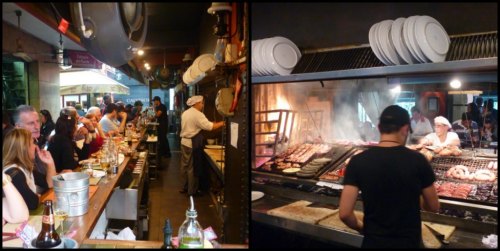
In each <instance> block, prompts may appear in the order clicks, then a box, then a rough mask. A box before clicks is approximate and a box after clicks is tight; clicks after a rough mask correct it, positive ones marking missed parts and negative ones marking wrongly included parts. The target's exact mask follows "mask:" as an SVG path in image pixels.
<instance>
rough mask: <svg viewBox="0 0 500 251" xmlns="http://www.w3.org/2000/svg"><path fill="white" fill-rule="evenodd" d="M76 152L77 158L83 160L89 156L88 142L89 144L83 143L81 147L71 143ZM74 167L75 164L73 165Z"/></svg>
mask: <svg viewBox="0 0 500 251" xmlns="http://www.w3.org/2000/svg"><path fill="white" fill-rule="evenodd" d="M73 147H74V149H75V151H76V154H77V155H78V160H84V159H88V158H89V149H90V143H89V144H83V147H82V149H80V148H78V147H77V146H75V145H73ZM75 167H76V166H75Z"/></svg>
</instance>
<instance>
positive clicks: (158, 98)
mask: <svg viewBox="0 0 500 251" xmlns="http://www.w3.org/2000/svg"><path fill="white" fill-rule="evenodd" d="M156 100H158V101H160V102H161V98H160V97H159V96H155V97H154V98H153V101H156Z"/></svg>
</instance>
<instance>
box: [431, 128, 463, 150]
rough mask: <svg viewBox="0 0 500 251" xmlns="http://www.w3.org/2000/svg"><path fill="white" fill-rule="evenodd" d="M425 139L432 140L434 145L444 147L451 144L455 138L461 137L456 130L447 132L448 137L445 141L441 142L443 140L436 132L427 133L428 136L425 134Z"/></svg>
mask: <svg viewBox="0 0 500 251" xmlns="http://www.w3.org/2000/svg"><path fill="white" fill-rule="evenodd" d="M425 139H426V140H428V141H429V142H431V143H432V146H437V147H444V146H447V145H450V144H451V142H453V140H458V141H460V139H459V138H458V134H457V133H455V132H447V134H446V139H445V140H444V142H441V140H440V139H439V137H438V136H437V134H436V133H435V132H433V133H429V134H427V136H425Z"/></svg>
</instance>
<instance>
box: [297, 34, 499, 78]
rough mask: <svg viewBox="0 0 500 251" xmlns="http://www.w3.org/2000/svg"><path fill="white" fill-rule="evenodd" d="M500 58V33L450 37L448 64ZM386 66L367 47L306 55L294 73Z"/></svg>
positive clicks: (315, 52) (314, 52)
mask: <svg viewBox="0 0 500 251" xmlns="http://www.w3.org/2000/svg"><path fill="white" fill-rule="evenodd" d="M497 55H498V32H496V31H494V32H488V33H481V34H467V35H457V36H451V37H450V48H449V49H448V53H447V55H446V59H445V61H457V60H466V59H477V58H491V57H497ZM378 66H385V65H384V64H383V63H382V62H380V60H379V59H378V58H377V57H376V56H375V54H374V53H373V51H372V49H371V47H370V46H368V45H363V46H359V47H355V48H347V49H334V50H329V51H324V50H322V51H313V52H309V53H308V52H306V53H304V54H303V55H302V57H301V59H300V61H299V62H298V63H297V65H296V66H295V68H294V69H293V71H292V74H300V73H312V72H324V71H339V70H349V69H361V68H371V67H378Z"/></svg>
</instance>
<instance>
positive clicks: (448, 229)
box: [422, 221, 456, 240]
mask: <svg viewBox="0 0 500 251" xmlns="http://www.w3.org/2000/svg"><path fill="white" fill-rule="evenodd" d="M422 223H424V224H425V225H426V226H427V227H430V228H432V229H433V230H434V231H436V232H438V233H440V234H442V235H444V239H445V240H448V239H449V238H450V236H451V234H453V232H455V229H456V227H455V226H451V225H444V224H438V223H433V222H428V221H422Z"/></svg>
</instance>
